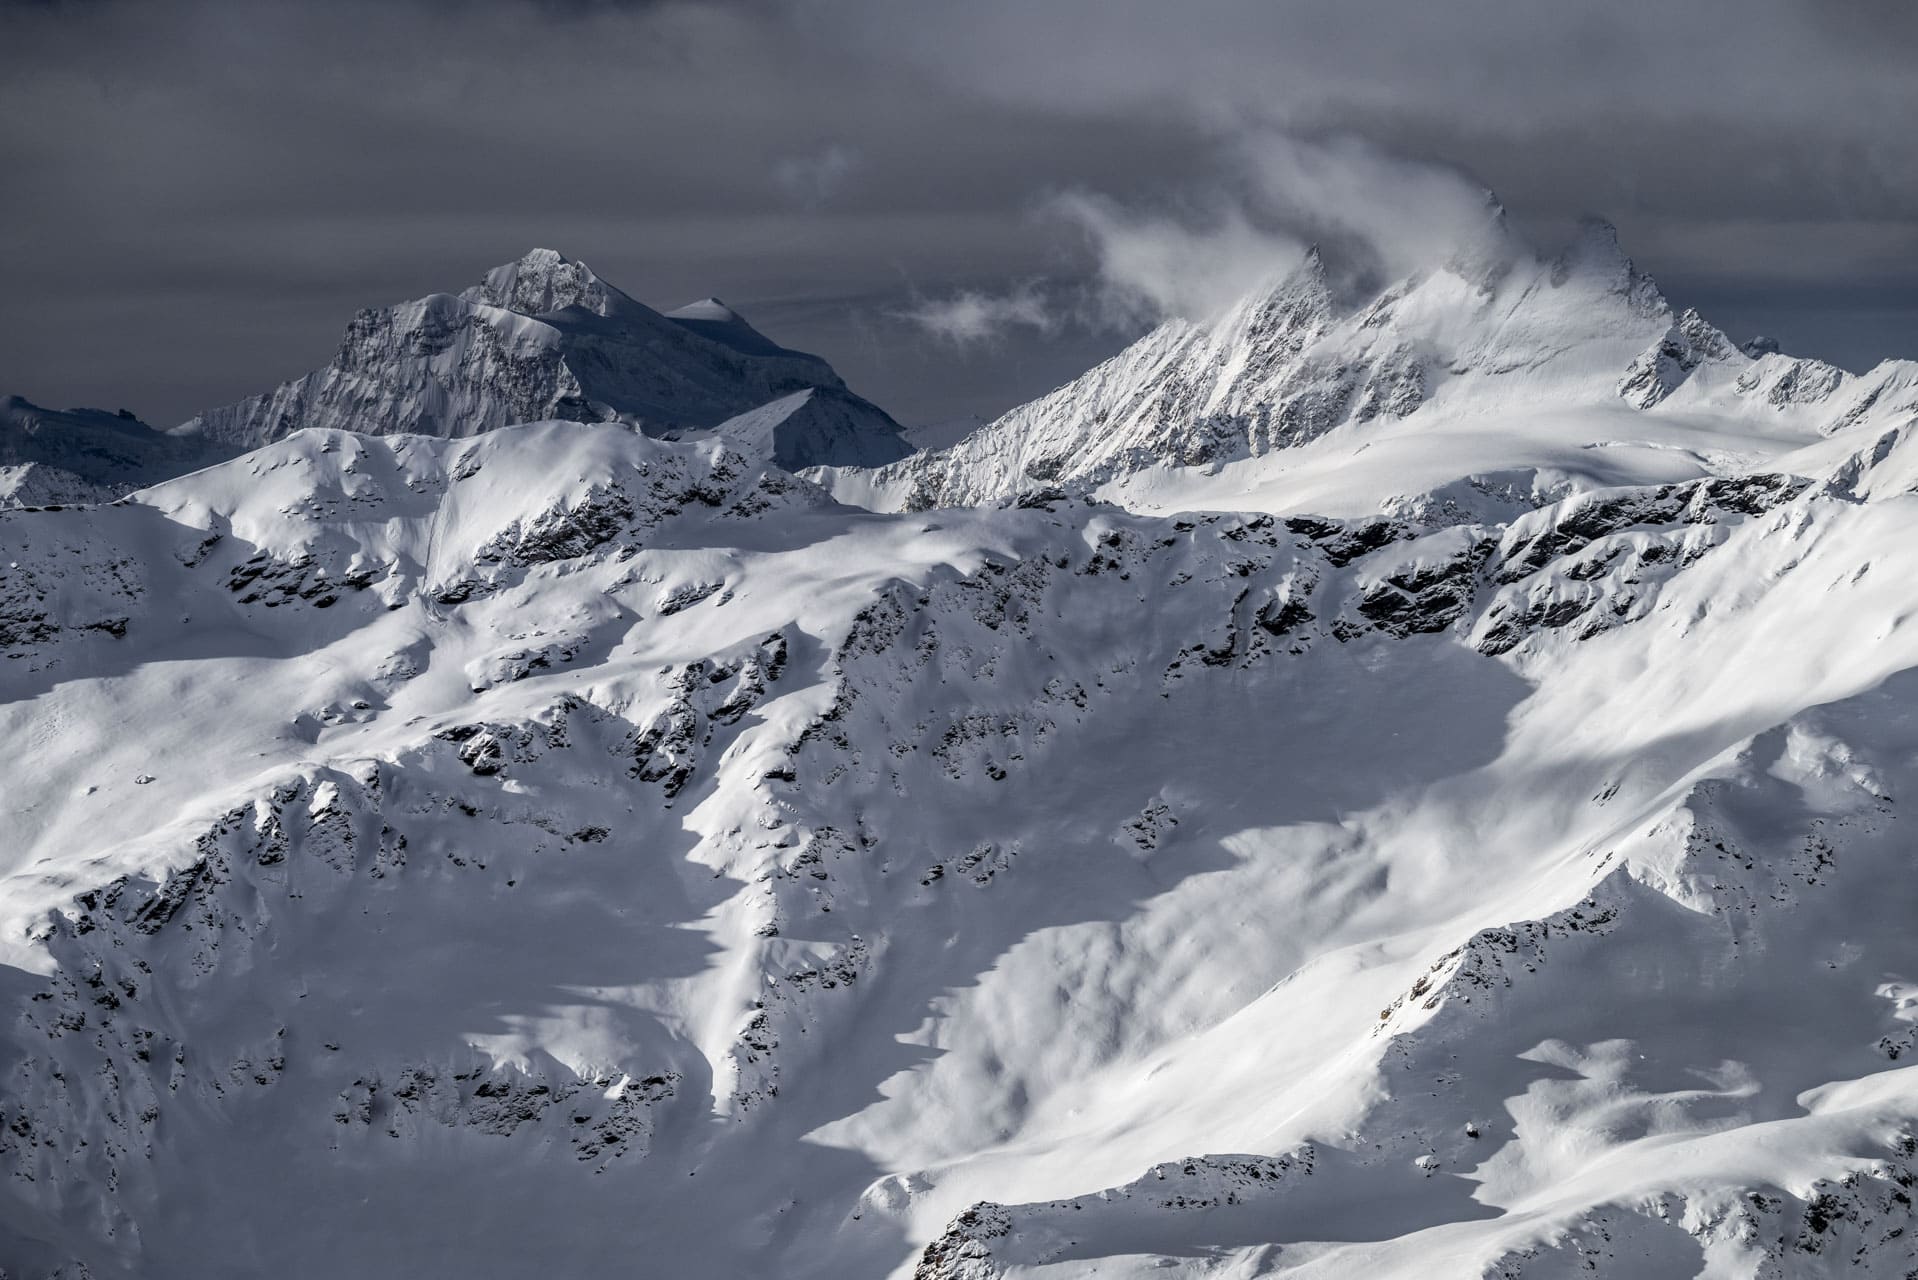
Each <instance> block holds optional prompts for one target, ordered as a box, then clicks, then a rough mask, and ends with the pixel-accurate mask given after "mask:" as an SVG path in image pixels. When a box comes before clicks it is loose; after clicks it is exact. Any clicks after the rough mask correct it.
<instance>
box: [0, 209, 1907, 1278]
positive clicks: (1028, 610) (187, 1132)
mask: <svg viewBox="0 0 1918 1280" xmlns="http://www.w3.org/2000/svg"><path fill="white" fill-rule="evenodd" d="M562 261H563V260H562ZM523 265H524V264H522V266H523ZM534 265H535V266H536V267H537V266H539V265H540V264H539V263H535V264H534ZM546 265H547V267H548V268H552V267H553V264H551V263H548V264H546ZM484 290H485V291H487V296H488V297H490V298H497V299H500V300H501V301H502V302H504V303H506V304H508V305H511V306H514V307H520V306H524V307H528V308H534V307H546V306H551V305H561V306H563V307H566V308H572V310H570V311H567V310H563V311H562V312H560V313H559V314H561V315H564V316H570V317H574V318H575V319H577V318H578V317H582V316H584V317H598V316H601V315H602V313H601V312H600V311H599V310H596V308H597V307H599V306H601V305H605V306H608V307H611V308H613V309H614V310H615V311H616V310H617V309H618V308H619V307H620V306H621V305H622V304H621V303H620V302H619V300H618V299H617V298H616V297H613V296H612V295H610V294H608V293H605V292H603V290H604V286H603V285H600V284H598V283H597V282H596V281H594V280H593V279H591V277H590V273H582V272H565V271H560V270H558V269H556V268H554V269H542V270H539V271H526V270H521V271H518V272H512V271H508V272H506V273H505V274H502V273H500V272H495V273H494V275H493V276H491V277H489V278H488V282H487V284H486V285H485V286H484ZM1387 293H1388V294H1389V295H1390V297H1391V299H1393V300H1392V301H1389V302H1381V301H1380V299H1376V298H1375V299H1372V300H1370V301H1367V300H1359V302H1358V303H1356V304H1354V303H1353V302H1352V300H1350V299H1346V300H1344V301H1340V300H1337V299H1334V298H1333V297H1332V295H1331V292H1330V290H1329V289H1327V288H1325V287H1324V281H1323V275H1322V272H1321V271H1320V269H1319V268H1318V266H1317V264H1316V263H1307V264H1306V266H1305V268H1304V269H1303V270H1302V271H1300V272H1298V273H1295V274H1294V275H1292V276H1291V277H1290V278H1289V279H1288V280H1287V281H1286V282H1285V283H1283V284H1281V285H1279V286H1276V287H1275V289H1274V290H1271V291H1267V292H1263V293H1261V294H1260V295H1259V296H1258V297H1257V298H1254V299H1252V300H1250V301H1248V302H1247V303H1246V304H1245V305H1244V306H1242V307H1241V308H1239V309H1237V310H1236V311H1235V312H1233V313H1232V314H1231V315H1230V316H1228V317H1225V318H1224V319H1222V320H1219V321H1216V322H1214V323H1212V324H1209V325H1184V326H1172V327H1169V328H1168V329H1166V330H1164V331H1161V332H1160V333H1159V334H1155V335H1153V336H1152V337H1149V338H1148V339H1146V341H1145V342H1144V343H1142V344H1141V345H1140V346H1139V347H1138V348H1135V349H1134V350H1133V351H1132V352H1129V353H1127V354H1125V355H1122V356H1120V357H1119V358H1118V359H1117V360H1116V361H1115V362H1113V363H1112V364H1110V365H1108V366H1104V367H1102V368H1101V369H1100V370H1095V371H1094V372H1093V373H1091V374H1089V375H1087V379H1086V380H1083V381H1082V382H1081V383H1076V384H1074V385H1073V386H1072V387H1068V388H1065V389H1062V391H1060V392H1058V393H1055V395H1054V396H1052V397H1048V398H1047V399H1046V400H1042V401H1040V402H1038V404H1036V405H1034V406H1028V407H1027V408H1026V409H1023V410H1019V411H1015V413H1014V414H1012V415H1009V417H1008V418H1006V419H1002V420H1001V421H1000V422H998V423H993V424H988V425H986V426H984V427H983V428H981V429H980V430H979V431H977V432H975V433H973V434H972V435H971V436H969V437H968V438H967V439H966V440H964V441H961V442H959V443H957V444H955V445H953V446H952V447H951V448H950V449H948V450H947V451H945V452H944V453H943V454H935V455H930V456H928V457H926V458H925V459H923V460H921V459H913V460H909V461H908V462H906V463H905V464H903V465H895V466H891V467H886V468H882V469H879V470H877V471H859V470H856V469H852V468H839V469H833V470H825V471H818V472H812V473H809V474H810V475H812V476H815V477H816V478H817V479H818V480H819V481H822V482H823V483H815V482H814V481H813V480H811V479H807V478H801V477H797V476H795V475H793V474H791V472H790V471H789V470H785V469H781V468H779V467H777V466H775V465H774V464H773V462H772V461H771V459H772V458H773V457H774V456H775V455H776V453H777V450H778V448H779V430H780V428H781V426H782V425H783V424H786V423H788V422H791V421H793V420H794V419H795V418H796V417H797V416H798V414H799V411H800V410H802V409H803V408H804V407H805V406H804V405H802V404H794V405H789V406H786V407H784V408H781V407H777V406H776V407H775V408H774V409H772V410H770V411H762V412H761V413H760V414H758V415H752V414H749V415H748V416H747V417H746V418H744V419H739V418H734V419H733V420H732V421H730V422H727V423H726V424H725V425H724V426H721V425H719V422H717V421H715V422H714V423H710V424H704V427H703V429H700V430H694V431H688V432H686V433H685V438H682V439H677V440H667V439H658V438H653V437H651V436H649V435H648V434H646V433H645V432H643V431H640V430H636V429H633V428H632V427H630V426H628V425H624V424H621V423H618V422H594V423H581V422H575V421H544V422H536V423H532V424H529V425H518V426H506V427H502V428H501V429H497V430H489V431H487V432H486V433H484V434H480V435H476V436H475V435H471V434H470V433H469V434H468V435H467V436H466V438H444V437H438V436H432V435H422V434H405V433H400V432H398V431H381V432H377V433H373V434H360V433H355V432H351V431H344V430H333V429H304V430H298V431H294V432H292V433H291V434H287V435H285V436H284V438H281V439H276V440H274V441H272V442H270V443H267V444H265V445H264V446H263V447H261V448H258V449H256V450H255V451H253V452H251V453H248V454H246V455H245V456H242V457H240V458H237V459H235V460H232V461H229V462H225V463H223V464H221V465H218V466H215V467H212V468H210V469H207V470H203V471H200V472H197V473H195V474H193V475H189V476H184V477H181V478H179V479H175V480H171V481H169V482H167V483H164V484H160V485H157V486H155V487H152V488H149V489H146V490H143V491H141V492H139V493H137V494H135V495H134V496H133V497H132V498H130V499H128V500H126V501H122V502H118V503H114V504H110V505H101V506H92V507H84V508H68V509H63V510H57V511H48V510H15V511H7V512H0V544H3V545H0V566H4V568H0V653H4V655H5V656H4V658H3V659H0V731H4V733H5V734H6V739H7V741H8V742H9V744H10V745H11V750H10V751H9V752H8V754H7V757H6V763H5V765H4V766H3V767H0V815H4V823H5V830H6V832H7V834H8V837H9V838H8V839H7V840H6V841H4V842H0V876H4V877H5V880H4V891H3V892H0V964H3V965H4V967H3V968H0V1001H4V1003H5V1005H6V1008H5V1010H4V1011H3V1012H4V1017H5V1023H4V1026H5V1031H4V1033H0V1178H3V1179H4V1183H3V1185H4V1190H3V1191H0V1266H4V1267H5V1268H6V1270H7V1272H8V1274H9V1275H18V1276H42V1275H56V1274H57V1275H61V1276H65V1277H78V1276H83V1275H84V1276H92V1277H99V1278H105V1277H134V1276H151V1275H191V1276H196V1277H228V1276H231V1277H240V1276H249V1277H250V1276H259V1275H277V1276H288V1277H305V1276H312V1277H322V1276H324V1277H333V1276H339V1275H356V1276H396V1277H397V1276H417V1275H422V1274H428V1275H470V1276H475V1277H493V1276H499V1277H506V1276H519V1275H525V1274H528V1273H541V1274H557V1275H582V1276H584V1275H610V1274H638V1275H650V1274H664V1275H678V1276H761V1275H764V1276H790V1277H819V1278H822V1280H823V1278H826V1277H874V1278H875V1280H876V1278H879V1277H897V1278H900V1280H904V1278H905V1277H915V1278H917V1280H934V1278H942V1280H959V1278H964V1280H985V1278H987V1277H1006V1276H1034V1277H1041V1276H1042V1277H1060V1278H1063V1277H1078V1276H1090V1275H1098V1276H1143V1275H1148V1274H1150V1275H1153V1276H1193V1277H1198V1276H1254V1275H1277V1276H1294V1277H1374V1276H1384V1277H1393V1276H1398V1277H1407V1278H1413V1277H1416V1278H1418V1280H1426V1278H1428V1277H1432V1276H1447V1277H1449V1276H1465V1277H1478V1276H1487V1277H1557V1276H1569V1275H1574V1274H1581V1275H1583V1274H1601V1275H1612V1276H1619V1277H1655V1278H1656V1277H1690V1276H1710V1277H1722V1278H1728V1277H1799V1276H1807V1277H1839V1276H1845V1277H1904V1276H1907V1275H1909V1274H1911V1273H1912V1272H1913V1270H1914V1269H1915V1268H1918V1230H1915V1228H1918V1222H1914V1221H1913V1212H1912V1201H1911V1194H1912V1192H1911V1187H1912V1185H1913V1183H1914V1182H1918V1074H1915V1073H1918V1056H1915V1055H1918V942H1914V931H1913V928H1912V921H1913V920H1914V919H1918V867H1915V866H1914V861H1913V857H1912V850H1913V847H1914V836H1913V833H1911V832H1906V831H1905V830H1904V827H1903V823H1902V814H1903V812H1904V811H1905V809H1906V808H1907V807H1908V806H1909V805H1910V804H1911V803H1912V802H1913V801H1912V797H1913V795H1914V794H1915V793H1918V676H1914V671H1918V630H1915V629H1914V627H1913V626H1912V623H1911V619H1912V618H1914V617H1918V500H1915V499H1914V497H1913V493H1914V492H1915V491H1918V440H1914V439H1913V426H1914V421H1915V420H1918V404H1914V389H1913V380H1914V378H1913V375H1914V373H1915V372H1918V366H1912V365H1909V364H1894V365H1887V366H1883V367H1881V368H1880V369H1878V370H1874V371H1872V372H1870V373H1867V374H1861V375H1851V374H1841V373H1839V372H1838V371H1836V370H1830V369H1828V368H1827V367H1825V366H1821V365H1817V364H1816V363H1815V362H1807V361H1794V360H1791V359H1790V358H1789V357H1786V356H1782V355H1779V354H1777V353H1775V352H1764V351H1761V352H1760V353H1759V354H1758V355H1757V356H1753V355H1750V354H1748V353H1747V352H1746V351H1744V350H1743V349H1741V348H1739V347H1737V346H1735V345H1734V344H1732V343H1731V342H1730V341H1729V340H1725V339H1723V337H1722V335H1717V334H1716V331H1714V330H1711V329H1710V327H1709V325H1707V324H1705V322H1704V321H1702V320H1700V319H1699V318H1697V317H1694V316H1674V315H1672V314H1671V313H1670V311H1669V308H1667V307H1665V305H1664V303H1663V301H1662V299H1660V298H1659V296H1658V294H1657V291H1656V289H1655V288H1654V287H1652V286H1651V284H1650V282H1649V281H1646V280H1644V278H1643V277H1642V276H1639V275H1638V274H1637V273H1636V272H1634V271H1632V270H1631V268H1630V266H1629V264H1628V263H1626V262H1625V261H1624V259H1623V258H1622V256H1621V255H1619V254H1618V253H1617V250H1616V247H1615V246H1614V245H1612V244H1611V242H1610V239H1609V236H1608V235H1606V234H1604V233H1603V232H1602V230H1595V232H1594V234H1593V236H1592V237H1591V238H1589V239H1588V240H1587V242H1586V244H1585V245H1584V246H1582V247H1581V248H1580V249H1579V250H1577V251H1575V252H1574V253H1573V254H1572V255H1569V256H1568V257H1567V258H1566V259H1563V260H1560V261H1559V262H1556V263H1552V262H1544V263H1533V262H1531V261H1529V260H1526V259H1521V260H1519V261H1518V262H1517V263H1516V264H1515V265H1511V266H1509V267H1507V268H1505V269H1503V270H1500V271H1488V270H1486V269H1484V268H1482V267H1469V266H1464V265H1457V266H1455V267H1447V268H1444V269H1439V270H1435V271H1434V272H1432V273H1431V274H1429V275H1428V276H1426V277H1423V278H1422V279H1421V280H1420V281H1418V282H1415V283H1411V284H1408V285H1405V286H1400V287H1398V288H1396V289H1394V290H1388V291H1387ZM436 305H437V304H436ZM462 305H471V306H474V307H479V308H486V309H492V313H493V314H495V315H505V314H508V313H506V312H502V311H499V310H498V309H497V307H496V304H495V303H494V302H490V301H485V300H481V301H477V302H472V303H470V304H462ZM1353 305H1357V306H1358V308H1359V310H1358V311H1356V312H1354V311H1351V310H1349V308H1350V307H1351V306H1353ZM1381 307H1383V308H1384V311H1383V313H1382V312H1381V310H1380V308H1381ZM510 314H511V315H512V316H514V317H517V318H516V319H514V320H512V322H511V323H512V324H514V325H518V324H521V323H525V324H529V325H532V324H538V325H545V324H546V323H547V322H546V321H545V320H543V319H542V320H538V321H532V320H528V319H526V317H525V316H523V315H521V313H520V312H519V311H518V310H515V311H512V312H511V313H510ZM1366 316H1372V317H1375V319H1373V320H1365V319H1363V317H1366ZM692 318H693V319H697V320H699V321H700V322H701V323H718V324H728V323H730V321H728V320H727V319H726V318H725V317H721V316H718V315H716V314H715V313H714V312H712V311H711V309H710V308H702V309H697V310H696V312H695V314H694V315H693V316H692ZM485 323H486V324H487V325H489V326H490V325H491V324H492V323H493V322H492V321H491V320H488V321H486V322H485ZM568 323H571V321H568ZM580 323H586V322H585V321H580ZM666 323H673V321H672V320H671V319H668V320H667V321H666ZM541 340H542V341H543V340H544V339H541ZM1414 370H1416V371H1417V373H1416V376H1414V372H1413V371H1414ZM1328 379H1330V380H1331V382H1332V383H1334V384H1336V386H1338V387H1343V388H1345V390H1344V391H1342V392H1341V391H1334V392H1332V393H1330V394H1329V398H1328V396H1327V395H1326V394H1321V393H1322V391H1323V388H1324V386H1325V385H1326V380H1328ZM1413 390H1416V392H1417V397H1416V399H1414V398H1413V396H1412V391H1413ZM797 394H798V395H805V394H806V393H805V392H804V391H803V390H801V391H800V392H798V393H797ZM1298 396H1304V397H1305V402H1306V403H1308V404H1309V405H1314V406H1318V408H1317V409H1314V410H1312V412H1310V413H1307V412H1306V411H1305V410H1304V409H1300V410H1299V411H1298V414H1303V415H1304V416H1298V415H1297V414H1295V415H1293V416H1288V410H1287V409H1286V406H1287V405H1289V404H1294V403H1296V402H1297V401H1296V399H1295V398H1296V397H1298ZM1328 404H1329V405H1332V406H1333V407H1332V408H1326V407H1325V406H1327V405H1328ZM1366 404H1372V405H1374V406H1375V407H1376V411H1375V412H1372V413H1370V414H1361V412H1360V409H1361V407H1362V406H1364V405H1366ZM1101 415H1103V417H1102V416H1101ZM1041 458H1043V459H1052V460H1055V461H1056V463H1057V465H1056V467H1054V468H1052V469H1051V471H1050V473H1049V474H1047V475H1045V476H1043V477H1035V476H1034V475H1033V474H1032V471H1031V462H1032V461H1033V460H1034V459H1041ZM827 484H829V485H831V486H832V487H833V488H834V489H835V490H836V491H838V492H840V493H841V494H843V495H845V496H848V497H857V498H859V499H861V500H862V502H864V503H866V504H868V505H869V506H870V507H876V508H886V509H885V510H871V509H866V508H865V507H856V506H851V505H842V504H841V503H839V502H835V501H834V500H833V498H832V497H831V496H829V494H828V492H827V489H826V487H825V485H827ZM926 503H948V504H958V505H950V506H941V507H938V508H937V509H931V508H928V509H923V510H906V509H903V508H908V507H921V506H924V505H925V504H926Z"/></svg>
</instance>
